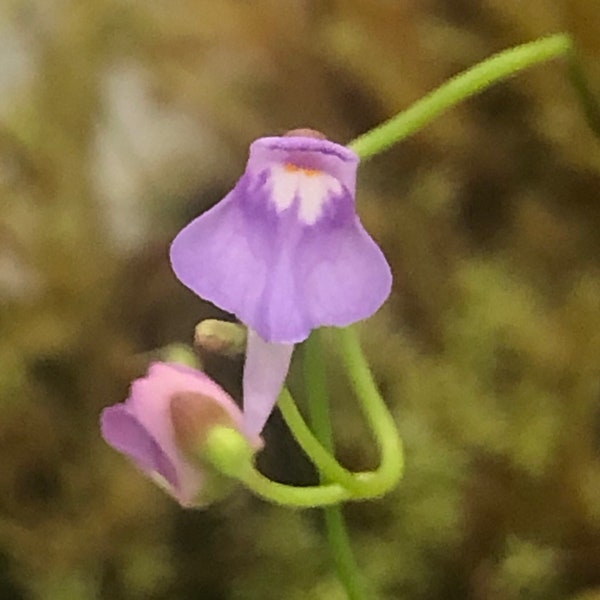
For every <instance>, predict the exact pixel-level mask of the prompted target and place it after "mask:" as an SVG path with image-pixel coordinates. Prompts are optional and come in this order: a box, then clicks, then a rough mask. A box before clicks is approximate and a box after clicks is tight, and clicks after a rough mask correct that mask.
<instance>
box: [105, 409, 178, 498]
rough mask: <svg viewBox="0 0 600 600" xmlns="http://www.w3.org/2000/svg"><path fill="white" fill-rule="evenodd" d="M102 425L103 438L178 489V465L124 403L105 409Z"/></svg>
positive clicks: (142, 467)
mask: <svg viewBox="0 0 600 600" xmlns="http://www.w3.org/2000/svg"><path fill="white" fill-rule="evenodd" d="M101 427H102V437H103V438H104V439H105V440H106V441H107V442H108V443H109V444H110V445H111V446H112V447H113V448H115V449H116V450H118V451H119V452H122V453H123V454H126V455H127V456H129V457H130V458H131V459H132V460H133V461H134V462H135V463H136V464H137V465H138V466H139V467H140V469H142V470H143V471H144V472H146V473H149V474H151V473H153V472H156V473H158V474H159V475H161V476H162V477H164V478H165V479H166V480H167V481H168V482H169V483H170V484H171V485H172V486H173V488H177V486H178V481H177V473H176V470H175V467H174V466H173V464H172V463H171V461H170V460H169V459H168V458H167V455H166V454H165V453H164V452H163V451H162V450H161V448H160V446H159V445H158V443H157V442H156V440H155V439H154V438H153V437H152V436H151V435H150V434H149V433H148V431H147V430H146V429H145V428H144V427H143V426H142V425H141V423H140V422H139V421H138V420H137V419H136V418H135V417H134V416H133V415H132V414H131V413H130V412H129V411H128V410H127V408H126V407H125V406H124V405H123V404H117V405H115V406H110V407H108V408H106V409H104V411H103V412H102V420H101Z"/></svg>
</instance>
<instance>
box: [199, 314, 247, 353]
mask: <svg viewBox="0 0 600 600" xmlns="http://www.w3.org/2000/svg"><path fill="white" fill-rule="evenodd" d="M246 337H247V331H246V328H245V327H244V326H243V325H240V324H239V323H230V322H228V321H219V320H218V319H206V320H205V321H201V322H200V323H198V325H196V329H195V333H194V343H195V344H196V345H197V346H199V347H200V348H202V349H204V350H207V351H208V352H214V353H215V354H222V355H224V356H236V355H238V354H243V353H244V352H245V350H246Z"/></svg>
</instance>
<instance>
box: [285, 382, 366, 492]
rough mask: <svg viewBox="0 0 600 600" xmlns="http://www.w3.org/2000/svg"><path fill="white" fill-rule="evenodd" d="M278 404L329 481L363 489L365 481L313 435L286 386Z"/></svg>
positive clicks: (288, 424) (288, 422)
mask: <svg viewBox="0 0 600 600" xmlns="http://www.w3.org/2000/svg"><path fill="white" fill-rule="evenodd" d="M278 406H279V409H280V410H281V414H282V415H283V418H284V420H285V422H286V423H287V426H288V427H289V429H290V431H291V432H292V435H293V436H294V438H295V439H296V441H297V442H298V444H299V446H300V447H301V448H302V450H304V453H305V454H306V455H307V456H308V458H310V459H311V460H312V462H313V463H314V464H315V465H316V466H317V467H318V469H319V471H320V472H321V473H322V474H323V475H324V476H325V477H326V478H327V479H328V480H329V481H331V482H335V483H339V484H340V485H342V486H344V487H345V488H347V489H348V490H350V491H352V492H357V493H361V492H364V491H365V483H364V482H363V481H361V480H360V479H357V477H356V475H355V474H354V473H351V472H350V471H348V470H347V469H345V468H344V467H343V466H342V465H340V464H339V463H338V461H337V460H336V459H335V457H334V456H333V455H332V454H331V453H330V452H328V451H327V449H326V448H325V447H324V446H323V445H322V444H321V443H320V442H319V440H318V439H317V438H316V437H315V436H314V435H313V433H312V431H311V430H310V429H309V427H308V425H307V424H306V421H305V420H304V418H303V417H302V415H301V414H300V411H299V410H298V407H297V406H296V403H295V402H294V398H293V397H292V395H291V394H290V392H289V390H288V389H287V388H284V390H283V391H282V392H281V395H280V396H279V401H278Z"/></svg>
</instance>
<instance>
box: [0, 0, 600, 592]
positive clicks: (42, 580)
mask: <svg viewBox="0 0 600 600" xmlns="http://www.w3.org/2000/svg"><path fill="white" fill-rule="evenodd" d="M593 4H594V3H593V2H590V1H589V0H554V1H552V0H528V1H527V2H523V1H522V0H502V2H500V1H499V0H418V1H417V0H402V1H400V0H398V1H395V0H337V1H336V0H312V1H311V0H286V1H285V2H281V1H277V0H256V1H254V2H244V1H242V0H220V1H219V2H215V1H213V0H170V1H167V0H149V1H148V2H144V3H138V2H128V1H127V0H52V2H47V1H46V0H4V1H3V2H2V3H1V4H0V31H2V32H3V33H2V35H1V36H0V37H1V39H2V40H3V41H2V43H1V45H0V92H1V93H0V198H1V202H0V411H1V412H0V464H1V467H0V598H2V599H3V600H29V599H40V600H42V599H43V600H88V599H90V600H91V599H100V598H102V599H104V598H106V599H110V600H136V599H142V598H143V599H149V600H167V599H168V600H171V599H173V600H175V599H176V600H187V599H190V600H192V599H199V598H202V599H207V600H221V599H223V600H226V599H227V600H229V599H231V600H254V599H270V598H273V599H276V598H286V599H290V600H295V599H300V598H302V599H305V598H309V599H310V598H315V599H320V598H327V599H332V600H335V599H336V598H341V597H342V595H341V591H340V589H339V587H338V584H337V582H336V580H335V577H334V575H333V573H332V569H331V565H330V563H329V557H328V553H327V549H326V547H325V542H324V539H323V535H322V531H321V527H320V522H319V519H318V515H317V514H312V513H311V512H305V513H300V512H287V511H285V510H282V509H279V508H277V507H273V506H270V505H267V504H264V503H262V502H260V501H258V500H256V499H254V498H252V497H250V496H249V495H248V494H247V493H245V492H243V491H241V492H240V493H239V494H237V495H235V497H233V498H231V499H230V500H228V501H227V502H225V503H223V504H221V505H218V506H215V507H213V508H211V509H210V510H208V511H204V512H199V511H198V512H196V511H182V510H181V509H180V508H179V507H178V506H176V505H175V504H174V503H173V502H172V501H170V500H169V499H168V498H167V497H165V496H164V495H163V494H162V493H161V492H160V491H159V490H158V489H156V488H154V487H153V486H152V484H151V483H149V482H148V481H146V480H145V479H144V478H142V476H141V475H139V474H138V473H137V472H135V471H134V470H133V469H132V468H131V466H130V465H129V464H128V463H127V462H126V461H125V460H124V459H123V458H122V457H121V456H119V455H117V454H116V453H115V452H113V451H112V450H111V449H109V448H108V447H107V446H106V445H105V444H104V443H103V442H102V440H101V439H100V436H99V431H98V424H97V421H98V414H99V412H100V410H101V409H102V407H104V406H106V405H108V404H112V403H115V402H117V401H120V400H122V399H123V398H124V397H125V395H126V393H127V386H128V383H129V381H130V380H131V379H132V378H133V377H135V376H137V375H139V374H140V373H142V372H143V371H144V370H145V366H146V364H147V362H148V360H149V358H150V357H151V355H152V353H153V352H154V351H155V349H156V348H159V347H161V346H163V345H165V344H169V343H171V342H177V341H180V342H189V341H190V339H191V335H192V329H193V325H194V324H195V323H196V321H198V320H200V319H201V318H205V317H208V316H219V312H218V311H217V310H216V309H215V308H214V307H211V306H210V305H208V304H206V303H204V302H202V301H201V300H199V299H197V298H194V297H193V296H192V295H191V294H189V293H188V292H186V291H185V290H184V289H182V287H181V286H180V285H179V284H178V283H177V281H176V280H175V279H174V277H173V276H172V274H171V273H170V270H169V266H168V262H167V247H168V244H169V241H170V239H171V238H172V237H173V235H174V234H175V232H176V231H177V230H178V229H179V228H180V227H181V226H182V225H183V224H184V223H186V222H187V221H188V220H189V219H190V218H191V217H192V216H193V215H195V214H198V213H199V212H201V211H202V210H204V209H206V208H208V207H209V206H211V205H212V204H213V203H214V202H216V201H217V200H218V199H219V198H220V197H222V195H223V194H224V193H225V192H226V191H227V190H228V189H229V188H230V187H231V186H232V184H233V183H234V181H235V179H236V177H237V176H239V174H240V173H241V171H242V169H243V165H244V162H245V157H246V152H247V147H248V144H249V142H250V141H252V140H253V139H254V138H256V137H259V136H261V135H266V134H274V133H275V134H276V133H280V132H283V131H285V130H288V129H291V128H295V127H303V126H309V127H313V128H316V129H320V130H322V131H324V132H325V133H326V134H327V135H328V136H329V137H331V138H332V139H334V140H336V141H340V142H345V141H349V140H350V139H352V138H353V137H354V136H355V135H358V134H359V133H362V132H363V131H365V130H367V129H368V128H370V127H372V126H374V125H376V124H377V123H379V122H380V121H381V120H383V119H385V118H387V117H389V116H391V115H392V114H394V113H396V112H397V111H399V110H401V109H403V108H405V107H406V106H408V105H409V104H410V103H411V102H413V101H414V100H416V99H418V98H419V97H421V96H422V95H423V94H425V93H426V92H427V91H429V90H430V89H432V88H433V87H435V86H436V85H438V84H440V83H442V82H443V81H444V80H445V79H446V78H447V77H449V76H450V75H452V74H455V73H456V72H458V71H460V70H461V69H463V68H466V67H468V66H470V65H472V64H474V63H475V62H477V61H479V60H481V59H483V58H485V57H487V56H488V55H490V54H491V53H493V52H494V51H497V50H500V49H502V48H505V47H508V46H511V45H515V44H518V43H521V42H525V41H528V40H531V39H534V38H536V37H539V36H541V35H544V34H547V33H553V32H556V31H569V32H571V33H572V35H573V37H574V39H575V42H576V44H577V45H578V49H579V52H580V56H581V61H582V67H583V70H584V72H585V74H586V76H587V78H588V81H589V83H590V90H591V92H592V93H594V94H596V97H597V98H600V11H598V10H597V8H595V7H594V6H593ZM591 116H592V118H590V113H589V112H588V114H587V118H586V112H585V110H583V107H582V105H581V103H580V102H579V99H578V97H577V95H576V94H575V92H574V88H573V87H572V86H571V83H570V81H569V77H568V72H567V68H566V65H565V63H564V62H563V61H555V62H553V63H550V64H547V65H543V66H541V67H536V68H535V69H532V70H530V71H528V72H526V73H524V74H521V75H519V76H518V77H516V78H514V79H513V80H511V81H510V82H508V83H504V84H501V85H499V86H498V87H495V88H494V89H491V90H489V91H487V92H486V93H485V94H483V95H482V96H480V97H478V98H476V99H473V100H470V101H469V102H468V103H466V104H464V105H461V106H460V107H458V108H456V109H454V110H453V111H451V112H450V113H449V114H447V115H446V116H445V117H443V118H441V119H439V120H438V121H436V122H435V123H434V124H432V125H431V126H429V127H428V128H427V129H426V130H424V131H422V132H420V133H419V134H417V135H415V136H414V137H413V138H411V139H409V140H407V141H406V142H405V143H403V144H402V145H400V146H399V147H397V148H395V149H393V150H392V151H390V152H388V153H386V154H385V155H382V156H380V157H377V158H375V159H373V160H372V161H370V162H368V163H367V164H365V165H364V167H363V168H362V171H361V177H360V181H359V208H360V211H361V215H362V217H363V220H364V222H365V224H366V225H367V227H368V229H369V230H370V231H371V232H372V234H373V235H374V237H375V238H376V239H377V240H378V241H379V242H380V243H381V245H382V247H383V249H384V250H385V252H386V254H387V256H388V257H389V260H390V262H391V264H392V267H393V269H394V272H395V288H394V294H393V297H392V299H391V301H390V302H389V303H388V305H387V306H386V308H385V309H384V310H382V311H381V313H380V314H378V315H377V316H376V317H374V318H373V319H371V320H370V321H369V322H368V323H366V324H364V325H363V326H362V333H363V337H364V341H365V347H366V350H367V352H368V354H369V356H370V357H371V358H372V361H373V367H374V370H375V371H376V374H377V376H378V379H379V380H380V382H381V385H382V389H383V390H384V392H385V394H386V397H387V398H388V399H389V402H390V405H391V406H392V407H393V409H394V412H395V416H396V418H397V422H398V424H399V427H400V429H401V431H402V434H403V437H404V440H405V444H406V448H407V472H406V477H405V479H404V481H403V483H402V485H401V487H400V488H399V489H398V490H397V491H396V492H395V493H393V494H391V495H390V496H389V497H386V498H385V499H383V500H381V501H379V502H372V503H368V504H359V505H352V506H349V507H348V508H347V511H346V514H347V516H348V520H349V524H350V527H351V528H352V532H353V538H354V543H355V547H356V551H357V555H358V559H359V562H360V563H361V566H362V567H363V568H364V571H365V573H366V574H367V576H368V577H369V578H370V579H371V581H372V582H374V585H375V586H376V588H377V590H378V592H379V594H380V595H381V598H389V599H404V598H406V599H424V600H425V599H450V598H456V599H459V598H460V599H462V598H468V599H472V600H513V599H524V600H525V599H526V600H529V599H532V600H536V599H540V600H541V599H544V600H552V599H569V600H593V599H596V598H600V259H599V257H600V234H599V231H600V142H599V139H598V137H595V135H594V121H593V115H591ZM596 125H597V124H596ZM331 354H332V360H331V372H332V374H333V375H334V376H333V377H332V390H333V391H334V392H335V406H334V410H335V423H336V430H337V435H338V438H339V440H340V444H339V455H340V457H341V458H342V459H343V460H344V461H345V463H346V464H348V465H350V466H353V467H355V468H362V467H365V466H369V465H371V464H372V462H373V461H374V460H375V457H374V456H373V451H372V449H371V444H370V440H369V438H368V436H367V435H365V433H364V429H363V424H362V422H361V420H360V417H359V414H358V411H354V404H353V402H352V399H351V396H350V394H349V392H348V389H347V387H346V386H345V384H344V375H343V373H341V371H340V370H339V366H336V364H337V363H336V362H335V356H334V352H333V349H332V353H331ZM240 367H241V365H240V364H239V362H235V361H229V360H226V359H216V358H214V357H212V358H211V357H206V368H207V369H208V370H209V371H210V372H211V373H212V374H213V375H214V376H215V377H217V378H218V379H219V381H221V382H222V383H223V384H224V385H225V386H226V387H228V388H229V389H230V390H231V391H232V392H233V393H235V394H237V395H238V397H239V386H240ZM349 407H350V408H349ZM267 438H268V447H267V450H266V452H265V456H264V457H262V461H263V463H264V469H265V470H266V471H268V472H269V473H271V474H272V475H273V476H277V477H279V478H281V479H282V480H286V481H295V482H303V481H310V480H311V478H313V477H314V473H312V472H311V470H310V468H309V466H308V465H307V463H306V462H305V460H304V459H303V457H302V456H301V454H300V452H299V451H298V449H297V448H296V447H295V446H294V444H293V443H292V441H291V440H290V438H289V435H288V433H287V432H286V431H285V428H284V427H283V425H282V424H281V421H280V419H278V417H277V415H274V417H273V419H272V421H271V423H270V425H269V429H268V431H267Z"/></svg>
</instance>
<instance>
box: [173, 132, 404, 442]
mask: <svg viewBox="0 0 600 600" xmlns="http://www.w3.org/2000/svg"><path fill="white" fill-rule="evenodd" d="M358 161H359V159H358V156H357V155H356V154H355V153H354V152H353V151H352V150H350V149H348V148H345V147H344V146H341V145H339V144H336V143H334V142H331V141H329V140H326V139H323V136H322V135H318V134H316V135H315V133H314V132H311V131H310V130H297V131H293V132H290V134H289V135H287V136H282V137H265V138H261V139H258V140H256V141H255V142H254V143H253V144H252V145H251V146H250V157H249V159H248V164H247V165H246V171H245V173H244V175H243V176H242V178H241V179H240V180H239V181H238V183H237V184H236V186H235V187H234V188H233V190H232V191H231V192H230V193H229V194H228V195H227V196H226V197H225V198H224V199H223V200H222V201H221V202H219V203H218V204H217V205H216V206H214V207H213V208H212V209H211V210H209V211H208V212H206V213H205V214H203V215H201V216H200V217H198V218H197V219H195V220H194V221H192V222H191V223H190V224H189V225H187V226H186V227H185V228H184V229H183V230H182V231H181V232H179V234H178V235H177V237H176V238H175V240H174V241H173V244H172V246H171V263H172V266H173V270H174V272H175V274H176V276H177V277H178V278H179V280H180V281H181V282H182V283H183V284H185V285H186V286H187V287H189V288H190V289H191V290H193V291H194V292H195V293H196V294H198V295H199V296H201V297H202V298H205V299H207V300H209V301H211V302H213V303H214V304H216V305H217V306H219V307H220V308H222V309H224V310H226V311H228V312H230V313H233V314H235V315H236V316H237V317H238V318H239V319H240V321H242V322H243V323H245V324H246V325H247V326H248V328H249V329H250V333H249V336H248V348H247V358H246V366H245V370H244V420H245V422H244V425H245V428H246V431H247V432H249V433H251V434H256V433H259V432H260V431H261V429H262V427H263V426H264V424H265V421H266V420H267V417H268V416H269V413H270V412H271V410H272V408H273V405H274V404H275V401H276V399H277V395H278V394H279V391H280V390H281V387H282V384H283V381H284V379H285V376H286V373H287V369H288V366H289V362H290V359H291V355H292V349H293V345H294V344H295V343H297V342H301V341H302V340H305V339H306V338H307V337H308V335H309V334H310V332H311V330H313V329H316V328H318V327H322V326H337V327H345V326H347V325H350V324H352V323H355V322H356V321H360V320H361V319H365V318H367V317H369V316H371V315H372V314H373V313H374V312H375V311H376V310H377V309H378V308H379V307H380V306H381V305H382V303H383V302H384V301H385V299H386V298H387V297H388V295H389V293H390V289H391V283H392V276H391V271H390V268H389V265H388V263H387V261H386V260H385V258H384V256H383V254H382V252H381V250H380V249H379V247H378V246H377V244H376V243H375V242H374V241H373V239H371V237H370V236H369V234H368V233H367V232H366V231H365V229H364V227H363V226H362V224H361V222H360V219H359V217H358V215H357V213H356V206H355V189H356V169H357V166H358Z"/></svg>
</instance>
